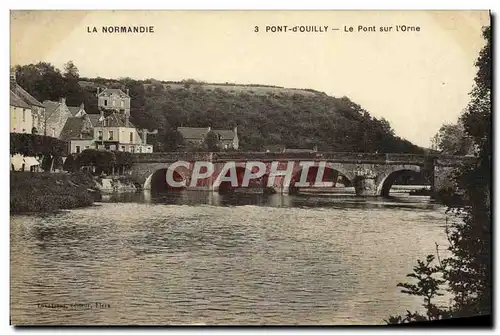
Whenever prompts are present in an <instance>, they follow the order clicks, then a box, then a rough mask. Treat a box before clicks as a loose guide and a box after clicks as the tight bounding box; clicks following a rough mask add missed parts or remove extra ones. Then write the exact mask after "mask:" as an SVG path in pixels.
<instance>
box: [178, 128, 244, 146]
mask: <svg viewBox="0 0 500 335" xmlns="http://www.w3.org/2000/svg"><path fill="white" fill-rule="evenodd" d="M177 131H178V132H179V133H180V134H181V135H182V137H184V141H185V142H186V143H187V144H189V145H194V146H200V145H202V144H203V142H204V141H205V138H206V136H207V134H208V133H209V132H213V133H215V134H216V135H217V137H218V140H219V148H220V149H222V150H229V149H234V150H238V148H239V139H238V128H237V127H234V129H233V130H226V129H212V128H211V127H207V128H194V127H178V128H177Z"/></svg>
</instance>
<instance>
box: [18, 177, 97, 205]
mask: <svg viewBox="0 0 500 335" xmlns="http://www.w3.org/2000/svg"><path fill="white" fill-rule="evenodd" d="M98 192H99V191H98V190H96V188H95V181H94V180H93V178H92V177H90V176H88V175H85V174H83V173H73V174H68V173H39V172H11V173H10V213H11V214H21V213H51V212H56V211H58V210H61V209H71V208H79V207H86V206H91V205H92V204H93V203H94V197H95V194H98Z"/></svg>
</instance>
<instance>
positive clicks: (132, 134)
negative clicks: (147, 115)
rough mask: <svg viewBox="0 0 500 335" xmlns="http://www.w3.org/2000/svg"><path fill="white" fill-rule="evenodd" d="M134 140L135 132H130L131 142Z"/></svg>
mask: <svg viewBox="0 0 500 335" xmlns="http://www.w3.org/2000/svg"><path fill="white" fill-rule="evenodd" d="M133 142H134V133H132V132H131V133H130V143H133Z"/></svg>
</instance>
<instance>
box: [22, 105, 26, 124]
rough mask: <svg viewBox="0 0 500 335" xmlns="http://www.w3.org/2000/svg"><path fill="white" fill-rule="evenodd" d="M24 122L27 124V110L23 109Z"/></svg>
mask: <svg viewBox="0 0 500 335" xmlns="http://www.w3.org/2000/svg"><path fill="white" fill-rule="evenodd" d="M23 122H26V109H24V108H23Z"/></svg>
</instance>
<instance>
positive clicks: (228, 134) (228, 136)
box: [212, 129, 234, 141]
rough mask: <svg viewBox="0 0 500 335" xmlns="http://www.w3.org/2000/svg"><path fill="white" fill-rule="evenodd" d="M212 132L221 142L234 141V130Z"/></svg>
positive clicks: (215, 130)
mask: <svg viewBox="0 0 500 335" xmlns="http://www.w3.org/2000/svg"><path fill="white" fill-rule="evenodd" d="M212 131H213V132H214V133H216V134H218V135H219V136H220V140H231V141H232V140H233V139H234V131H232V130H223V129H220V130H219V129H212Z"/></svg>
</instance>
